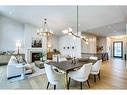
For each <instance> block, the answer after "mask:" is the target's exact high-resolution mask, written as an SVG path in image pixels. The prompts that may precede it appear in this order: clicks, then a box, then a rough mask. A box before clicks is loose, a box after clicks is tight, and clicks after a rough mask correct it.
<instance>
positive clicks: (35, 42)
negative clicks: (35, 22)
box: [31, 37, 42, 48]
mask: <svg viewBox="0 0 127 95" xmlns="http://www.w3.org/2000/svg"><path fill="white" fill-rule="evenodd" d="M31 45H32V46H31V47H32V48H42V38H34V37H32V44H31Z"/></svg>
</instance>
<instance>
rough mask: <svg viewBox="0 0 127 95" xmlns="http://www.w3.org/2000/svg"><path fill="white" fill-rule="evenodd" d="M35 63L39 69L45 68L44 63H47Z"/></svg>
mask: <svg viewBox="0 0 127 95" xmlns="http://www.w3.org/2000/svg"><path fill="white" fill-rule="evenodd" d="M34 63H35V65H36V66H37V67H38V68H39V69H43V68H44V63H45V62H41V61H35V62H34Z"/></svg>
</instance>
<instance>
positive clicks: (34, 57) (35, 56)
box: [31, 52, 40, 62]
mask: <svg viewBox="0 0 127 95" xmlns="http://www.w3.org/2000/svg"><path fill="white" fill-rule="evenodd" d="M31 56H32V62H35V61H38V60H40V57H39V52H38V53H31Z"/></svg>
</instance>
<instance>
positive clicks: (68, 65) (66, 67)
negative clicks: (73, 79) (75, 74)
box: [47, 59, 97, 89]
mask: <svg viewBox="0 0 127 95" xmlns="http://www.w3.org/2000/svg"><path fill="white" fill-rule="evenodd" d="M96 62H97V60H91V59H84V60H81V61H80V60H79V61H74V60H67V61H62V62H52V61H51V62H48V63H47V64H49V65H51V66H54V67H57V68H58V69H60V70H63V71H64V72H65V88H66V89H69V83H68V73H69V72H70V71H72V70H74V69H76V68H79V67H82V66H83V65H84V64H89V63H92V64H95V63H96Z"/></svg>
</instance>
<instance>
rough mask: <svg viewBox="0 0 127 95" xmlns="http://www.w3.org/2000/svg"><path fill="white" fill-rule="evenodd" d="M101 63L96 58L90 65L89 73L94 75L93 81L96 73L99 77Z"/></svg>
mask: <svg viewBox="0 0 127 95" xmlns="http://www.w3.org/2000/svg"><path fill="white" fill-rule="evenodd" d="M101 65H102V60H98V61H97V62H96V63H95V64H94V65H92V69H91V72H90V74H92V75H94V82H96V75H98V77H99V79H100V69H101Z"/></svg>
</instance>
